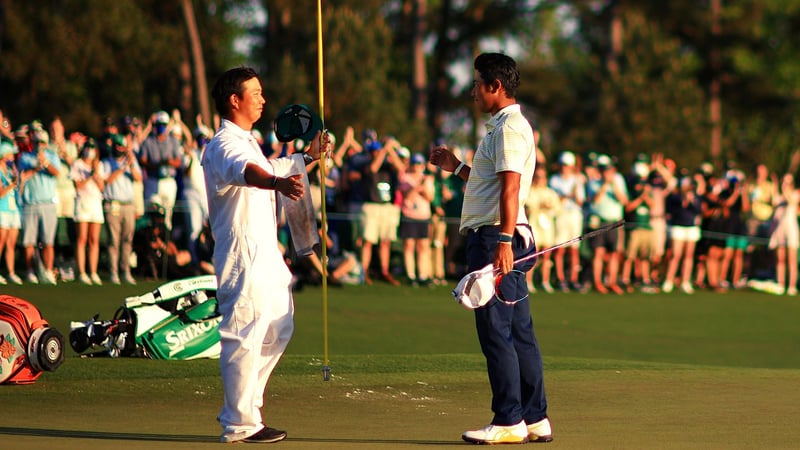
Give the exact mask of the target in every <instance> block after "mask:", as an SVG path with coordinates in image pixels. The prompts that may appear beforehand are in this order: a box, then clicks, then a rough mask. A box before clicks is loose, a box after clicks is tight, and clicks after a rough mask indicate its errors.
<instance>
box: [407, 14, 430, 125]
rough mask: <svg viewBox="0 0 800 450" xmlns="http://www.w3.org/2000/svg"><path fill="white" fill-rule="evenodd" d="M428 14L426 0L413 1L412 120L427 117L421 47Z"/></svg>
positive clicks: (426, 84) (426, 86)
mask: <svg viewBox="0 0 800 450" xmlns="http://www.w3.org/2000/svg"><path fill="white" fill-rule="evenodd" d="M427 13H428V5H427V0H415V1H414V11H413V13H412V14H413V19H412V20H413V21H414V27H413V36H412V39H411V40H412V44H411V45H412V50H411V51H412V54H413V61H412V63H413V67H414V69H413V70H414V74H413V77H414V79H413V80H412V84H413V96H414V97H413V101H414V106H413V108H414V118H415V119H419V120H424V119H425V118H426V117H427V104H428V78H427V75H426V74H427V70H426V66H425V50H424V48H423V46H422V40H423V39H424V38H425V33H426V32H427V26H426V23H425V16H426V15H427Z"/></svg>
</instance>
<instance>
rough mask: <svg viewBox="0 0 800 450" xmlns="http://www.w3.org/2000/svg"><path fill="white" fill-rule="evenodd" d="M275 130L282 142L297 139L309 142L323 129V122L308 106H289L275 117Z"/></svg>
mask: <svg viewBox="0 0 800 450" xmlns="http://www.w3.org/2000/svg"><path fill="white" fill-rule="evenodd" d="M274 128H275V137H276V138H278V140H279V141H280V142H290V141H293V140H295V139H302V140H303V141H306V142H309V141H311V139H313V138H314V135H315V134H317V131H319V130H321V129H322V120H321V119H320V118H319V116H318V115H316V114H315V113H314V112H313V111H311V109H310V108H309V107H308V106H306V105H289V106H286V107H284V108H283V109H282V110H281V111H280V112H279V113H278V116H277V117H275V122H274Z"/></svg>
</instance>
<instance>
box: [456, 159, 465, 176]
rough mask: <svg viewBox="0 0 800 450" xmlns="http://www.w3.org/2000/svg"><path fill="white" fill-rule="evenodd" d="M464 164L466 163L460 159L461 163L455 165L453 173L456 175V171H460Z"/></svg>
mask: <svg viewBox="0 0 800 450" xmlns="http://www.w3.org/2000/svg"><path fill="white" fill-rule="evenodd" d="M464 166H466V164H464V161H461V164H459V165H458V167H456V170H454V171H453V175H455V176H458V173H459V172H461V169H463V168H464Z"/></svg>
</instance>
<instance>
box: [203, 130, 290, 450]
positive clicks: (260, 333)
mask: <svg viewBox="0 0 800 450" xmlns="http://www.w3.org/2000/svg"><path fill="white" fill-rule="evenodd" d="M202 161H203V169H204V172H205V180H206V190H207V193H208V205H209V219H210V223H211V229H212V232H213V235H214V239H215V248H214V266H215V269H216V273H217V282H218V289H217V300H218V302H219V310H220V313H221V314H222V322H221V323H220V326H219V333H220V343H221V345H222V352H221V355H220V368H221V372H222V384H223V390H224V396H225V399H224V405H223V407H222V411H221V412H220V414H219V417H218V419H219V422H220V424H221V425H222V428H223V432H222V436H221V441H222V442H230V441H236V440H241V439H243V438H245V437H247V436H250V435H252V434H254V433H256V432H258V431H260V430H261V429H262V428H264V424H263V423H262V418H261V410H260V408H261V406H263V403H264V400H263V399H264V391H265V389H266V386H267V382H268V380H269V377H270V374H271V373H272V371H273V370H274V369H275V366H276V365H277V364H278V361H279V360H280V358H281V356H282V355H283V352H284V350H285V349H286V346H287V344H288V343H289V339H290V338H291V336H292V331H293V329H294V322H293V315H294V304H293V300H292V293H291V290H290V283H291V279H292V274H291V272H290V271H289V268H288V267H287V266H286V264H285V262H284V259H283V255H282V254H281V251H280V249H279V247H278V238H277V235H278V233H277V225H276V215H275V191H273V190H265V189H259V188H255V187H249V186H247V185H246V182H245V180H244V171H245V166H246V165H247V164H248V163H255V164H258V165H259V166H261V167H262V168H264V169H265V170H266V171H267V172H269V173H271V174H277V175H278V176H287V175H288V174H289V173H291V172H293V171H294V172H296V171H297V170H298V169H302V170H304V166H305V164H304V162H303V160H302V156H301V155H297V157H294V156H293V157H291V158H279V159H274V160H269V161H268V160H267V159H266V158H265V157H264V155H263V154H262V153H261V150H260V149H259V147H258V144H257V143H256V140H255V139H254V138H253V136H252V135H251V134H250V132H248V131H245V130H243V129H242V128H240V127H239V126H237V125H235V124H234V123H233V122H230V121H228V120H223V123H222V126H221V127H220V129H219V130H218V131H217V133H216V135H215V136H214V138H213V139H212V140H211V142H210V143H209V144H208V146H207V147H206V149H205V153H204V155H203V160H202Z"/></svg>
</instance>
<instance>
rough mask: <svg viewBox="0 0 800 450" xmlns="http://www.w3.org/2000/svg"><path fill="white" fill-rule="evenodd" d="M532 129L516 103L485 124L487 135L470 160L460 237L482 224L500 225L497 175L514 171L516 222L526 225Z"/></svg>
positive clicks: (532, 165)
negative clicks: (517, 181)
mask: <svg viewBox="0 0 800 450" xmlns="http://www.w3.org/2000/svg"><path fill="white" fill-rule="evenodd" d="M535 148H536V147H535V145H534V142H533V129H532V128H531V125H530V123H528V120H527V119H525V116H523V115H522V111H521V110H520V106H519V104H513V105H509V106H506V107H505V108H503V109H501V110H500V111H498V112H497V114H495V115H494V116H492V118H491V119H489V122H487V123H486V136H484V138H483V139H482V140H481V143H480V144H479V145H478V149H477V151H476V152H475V156H474V158H473V160H472V167H471V168H470V173H469V179H468V180H467V187H466V191H465V192H464V206H463V208H462V211H461V226H460V228H459V230H460V231H461V233H462V234H464V233H466V232H467V231H468V230H475V229H477V228H480V227H482V226H485V225H500V194H501V185H500V178H498V176H497V173H498V172H505V171H511V172H517V173H519V174H520V175H521V177H520V189H519V199H518V201H519V203H518V204H519V209H518V213H517V220H516V223H528V220H527V218H526V217H525V209H524V208H523V207H522V205H523V203H524V202H525V200H526V199H527V198H528V191H530V188H531V181H532V180H533V170H534V169H535V168H536V150H535Z"/></svg>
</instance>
